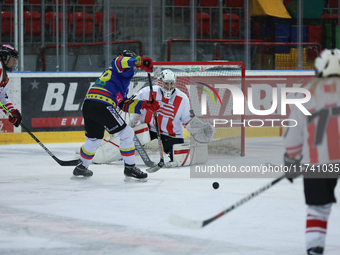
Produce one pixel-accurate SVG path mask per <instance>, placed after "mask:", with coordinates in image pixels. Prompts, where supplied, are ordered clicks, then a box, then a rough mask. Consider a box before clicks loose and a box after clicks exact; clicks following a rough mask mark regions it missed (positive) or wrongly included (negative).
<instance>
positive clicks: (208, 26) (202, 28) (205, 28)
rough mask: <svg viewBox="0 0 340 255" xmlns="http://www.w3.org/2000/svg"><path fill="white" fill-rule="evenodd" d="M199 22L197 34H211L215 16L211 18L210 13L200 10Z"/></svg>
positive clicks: (197, 16) (198, 14)
mask: <svg viewBox="0 0 340 255" xmlns="http://www.w3.org/2000/svg"><path fill="white" fill-rule="evenodd" d="M196 19H197V21H198V23H197V35H202V36H210V35H211V33H212V29H213V21H214V19H213V18H210V15H209V14H208V13H204V12H201V13H200V12H198V13H197V14H196Z"/></svg>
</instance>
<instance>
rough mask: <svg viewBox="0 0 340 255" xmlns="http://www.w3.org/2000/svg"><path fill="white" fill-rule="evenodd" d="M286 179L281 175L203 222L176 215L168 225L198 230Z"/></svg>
mask: <svg viewBox="0 0 340 255" xmlns="http://www.w3.org/2000/svg"><path fill="white" fill-rule="evenodd" d="M284 178H286V177H285V175H282V176H281V177H279V178H277V179H275V180H273V181H272V182H270V183H268V184H267V185H265V186H263V187H262V188H260V189H258V190H256V191H255V192H253V193H251V194H250V195H248V196H246V197H245V198H243V199H241V200H240V201H238V202H237V203H235V204H233V205H232V206H230V207H228V208H227V209H226V210H224V211H222V212H220V213H219V214H216V215H215V216H213V217H211V218H209V219H206V220H203V221H195V220H191V219H186V218H183V217H181V216H178V215H171V216H170V217H169V223H171V224H172V225H175V226H178V227H183V228H191V229H200V228H203V227H205V226H206V225H208V224H209V223H211V222H213V221H214V220H217V219H218V218H220V217H222V216H223V215H225V214H227V213H228V212H230V211H232V210H234V209H235V208H237V207H239V206H240V205H243V204H244V203H245V202H247V201H249V200H250V199H252V198H253V197H256V196H257V195H259V194H261V193H262V192H264V191H266V190H267V189H269V188H270V187H272V186H273V185H275V184H276V183H278V182H279V181H281V180H282V179H284Z"/></svg>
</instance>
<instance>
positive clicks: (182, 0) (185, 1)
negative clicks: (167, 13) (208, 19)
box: [174, 0, 190, 6]
mask: <svg viewBox="0 0 340 255" xmlns="http://www.w3.org/2000/svg"><path fill="white" fill-rule="evenodd" d="M189 4H190V0H174V6H189Z"/></svg>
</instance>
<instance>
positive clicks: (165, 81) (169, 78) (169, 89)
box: [159, 69, 176, 98]
mask: <svg viewBox="0 0 340 255" xmlns="http://www.w3.org/2000/svg"><path fill="white" fill-rule="evenodd" d="M159 79H160V80H161V82H162V84H161V91H162V93H163V96H164V97H165V98H170V97H171V95H172V94H173V93H174V91H175V88H176V77H175V74H174V73H173V72H172V71H171V70H170V69H165V70H163V71H162V72H161V74H160V76H159Z"/></svg>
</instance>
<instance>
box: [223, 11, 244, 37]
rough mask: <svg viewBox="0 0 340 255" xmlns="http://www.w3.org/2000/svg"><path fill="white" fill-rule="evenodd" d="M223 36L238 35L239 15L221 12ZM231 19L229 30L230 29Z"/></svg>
mask: <svg viewBox="0 0 340 255" xmlns="http://www.w3.org/2000/svg"><path fill="white" fill-rule="evenodd" d="M222 17H223V36H224V37H238V36H239V31H240V27H239V26H240V25H239V20H240V18H239V16H238V15H237V14H231V15H230V14H229V13H223V16H222ZM230 21H231V30H230Z"/></svg>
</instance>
